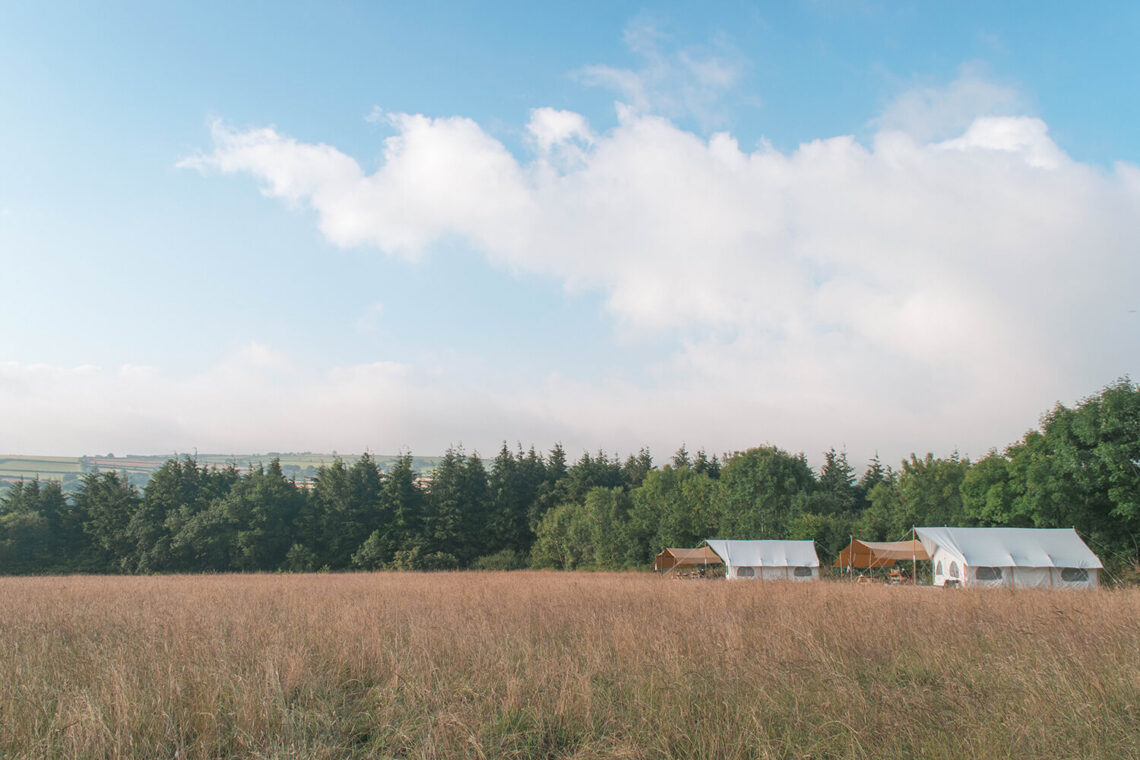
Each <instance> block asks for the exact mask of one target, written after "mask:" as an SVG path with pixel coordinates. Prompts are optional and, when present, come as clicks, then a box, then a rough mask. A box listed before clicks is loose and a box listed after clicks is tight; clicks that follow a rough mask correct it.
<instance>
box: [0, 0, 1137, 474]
mask: <svg viewBox="0 0 1140 760" xmlns="http://www.w3.org/2000/svg"><path fill="white" fill-rule="evenodd" d="M1138 33H1140V6H1137V5H1135V4H1131V3H1107V2H1106V3H1098V2H1094V3H1087V4H1062V3H1040V2H1034V3H1030V2H1011V3H989V2H953V3H926V2H914V3H906V2H899V3H893V2H872V1H870V0H869V1H867V2H861V1H860V0H800V1H799V2H752V3H746V2H709V3H699V4H697V3H654V4H651V5H649V4H637V3H626V2H620V1H611V2H599V3H590V2H583V3H567V4H550V3H521V2H520V3H475V2H449V3H433V2H423V3H343V2H331V3H322V4H309V5H302V4H293V3H287V2H273V3H268V2H266V3H258V2H249V3H236V4H235V3H218V2H208V1H207V2H196V3H122V2H106V3H22V2H4V1H3V0H0V278H2V279H0V453H20V454H28V455H34V454H40V455H80V454H100V453H107V452H113V453H116V454H120V455H121V454H127V453H133V454H168V453H172V452H177V451H182V452H185V451H192V450H198V451H200V452H204V453H205V452H209V453H238V452H241V453H248V452H265V451H324V452H330V451H339V452H342V453H349V452H360V451H364V450H370V451H373V452H376V453H381V454H385V453H394V452H397V451H401V450H410V451H412V452H413V453H416V454H422V455H430V454H437V453H440V452H441V451H442V450H443V449H445V448H446V447H448V446H451V445H456V446H463V447H464V448H465V450H466V451H468V452H478V453H480V454H482V455H485V456H491V455H493V454H494V453H495V452H496V451H497V450H498V449H499V447H500V446H501V445H502V443H503V442H504V441H505V442H507V443H508V444H509V445H510V446H512V447H514V446H515V445H516V444H521V445H522V446H523V447H528V446H530V445H531V444H535V445H536V446H537V447H538V448H539V449H546V448H549V447H550V446H551V445H552V444H553V443H554V442H555V441H560V442H562V443H563V444H564V445H565V447H566V448H567V450H568V451H569V452H570V453H571V455H572V456H575V455H577V454H578V453H580V452H582V451H584V450H590V451H594V450H597V449H599V448H601V449H605V450H606V451H608V452H610V453H618V454H622V455H624V454H628V453H630V452H636V451H637V450H638V449H640V448H641V447H643V446H648V447H649V448H650V449H651V450H652V451H653V452H654V453H655V455H656V458H657V459H658V461H665V460H666V459H667V458H668V456H669V455H670V454H671V452H672V451H673V450H675V449H676V448H677V447H678V446H679V445H681V444H682V443H683V444H684V445H686V447H687V448H688V449H689V450H690V451H695V450H697V449H699V448H704V449H706V450H708V451H709V452H728V451H734V450H741V449H744V448H748V447H751V446H757V445H764V444H772V445H777V446H780V447H781V448H784V449H786V450H789V451H792V452H803V453H804V454H805V455H806V456H807V457H808V459H809V461H812V462H813V463H818V462H819V461H820V460H821V459H822V455H823V452H825V451H826V450H827V449H829V448H831V447H835V448H837V449H844V450H846V451H847V452H848V455H849V457H850V458H851V460H852V462H853V463H855V464H856V466H861V464H862V463H864V462H866V461H867V460H868V459H869V458H870V457H871V456H874V455H875V454H876V453H878V454H879V455H880V456H881V457H882V458H883V460H884V461H886V462H888V463H890V462H897V461H898V460H899V459H901V458H904V457H906V456H908V455H909V454H910V453H912V452H916V453H918V454H919V455H921V454H923V453H925V452H928V451H929V452H933V453H935V454H936V455H939V456H945V455H949V454H950V453H951V452H954V451H957V452H959V453H960V454H963V455H968V456H972V457H975V458H976V457H979V456H983V455H985V454H986V452H987V451H989V450H991V449H994V448H997V449H1001V448H1003V447H1004V446H1006V445H1007V444H1009V443H1011V442H1014V441H1016V440H1018V439H1019V438H1020V437H1021V436H1022V435H1023V434H1024V433H1025V431H1027V430H1029V429H1031V428H1033V427H1035V426H1036V425H1037V424H1038V421H1039V418H1040V416H1041V415H1042V414H1043V413H1045V412H1046V411H1048V410H1049V409H1050V408H1052V407H1053V405H1055V404H1056V403H1058V402H1060V403H1064V404H1066V405H1072V404H1075V403H1078V402H1079V401H1080V400H1081V399H1082V398H1085V397H1088V396H1090V395H1093V394H1095V393H1097V392H1098V391H1099V390H1100V389H1101V388H1102V387H1104V386H1105V385H1107V384H1109V383H1111V382H1113V381H1114V380H1116V379H1117V378H1119V377H1122V376H1125V375H1131V376H1133V377H1135V376H1137V375H1138V374H1140V373H1138V369H1140V313H1138V312H1140V288H1138V287H1137V286H1138V285H1140V258H1138V253H1140V223H1138V222H1137V220H1138V219H1140V130H1138V129H1137V125H1138V124H1140V105H1138V103H1140V99H1138V98H1137V97H1136V93H1137V92H1140V52H1138V51H1140V46H1138V45H1136V39H1137V35H1138Z"/></svg>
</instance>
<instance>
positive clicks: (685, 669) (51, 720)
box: [0, 571, 1140, 759]
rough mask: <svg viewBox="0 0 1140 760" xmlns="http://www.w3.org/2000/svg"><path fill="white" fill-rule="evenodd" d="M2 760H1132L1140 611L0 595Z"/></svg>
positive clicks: (360, 580)
mask: <svg viewBox="0 0 1140 760" xmlns="http://www.w3.org/2000/svg"><path fill="white" fill-rule="evenodd" d="M0 652H2V656H0V757H5V758H63V757H67V758H155V757H165V758H173V757H178V758H238V757H242V758H247V757H254V758H364V757H378V758H385V757H401V758H404V757H406V758H455V757H471V758H532V757H542V758H662V757H666V758H668V757H677V758H726V759H727V758H904V757H905V758H912V757H925V758H1008V757H1018V758H1045V757H1049V758H1056V757H1066V758H1129V757H1140V749H1138V747H1140V590H1138V589H1135V588H1133V589H1123V590H1100V591H1096V592H1092V593H1081V592H1063V591H1019V592H1009V591H941V590H935V589H931V588H924V587H918V588H913V587H885V586H864V585H860V586H856V585H852V584H847V583H841V582H821V583H816V584H796V585H789V584H778V583H747V582H737V583H730V582H724V581H673V580H668V579H664V578H659V577H654V576H651V575H648V574H637V573H612V574H611V573H556V572H530V571H527V572H511V573H506V572H504V573H478V572H457V573H435V574H418V573H374V574H365V573H361V574H344V575H246V576H237V575H214V576H165V577H54V578H48V577H41V578H0Z"/></svg>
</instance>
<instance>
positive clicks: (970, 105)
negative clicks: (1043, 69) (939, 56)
mask: <svg viewBox="0 0 1140 760" xmlns="http://www.w3.org/2000/svg"><path fill="white" fill-rule="evenodd" d="M1028 110H1029V105H1028V103H1027V102H1026V99H1025V97H1024V96H1023V95H1022V94H1021V93H1020V92H1019V91H1018V90H1017V89H1016V88H1015V87H1012V86H1010V85H1006V84H1001V83H998V82H995V81H994V80H993V78H992V77H990V76H989V74H988V72H987V71H986V68H985V66H984V65H982V64H981V63H978V62H971V63H967V64H964V65H963V66H962V67H961V68H960V69H959V71H958V76H957V78H955V79H954V81H953V82H950V83H949V84H948V85H933V84H927V85H924V86H918V87H908V88H907V89H906V90H905V91H904V92H903V93H902V94H901V95H900V96H899V97H898V98H896V99H895V101H894V102H892V103H891V104H890V105H888V106H887V107H886V108H885V109H884V111H883V113H882V114H881V115H880V116H879V117H878V118H876V119H874V120H873V122H872V124H873V125H874V126H876V127H877V128H878V129H880V130H883V131H890V130H898V131H902V132H906V133H907V134H909V135H911V136H912V137H914V138H915V139H917V140H922V141H931V140H945V139H948V138H951V137H955V136H957V135H958V134H961V132H962V131H963V130H965V129H967V128H968V127H969V126H970V124H971V123H972V122H973V121H974V120H975V119H977V118H979V117H982V116H1018V115H1025V114H1026V113H1027V112H1028Z"/></svg>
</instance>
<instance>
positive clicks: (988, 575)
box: [977, 567, 1001, 581]
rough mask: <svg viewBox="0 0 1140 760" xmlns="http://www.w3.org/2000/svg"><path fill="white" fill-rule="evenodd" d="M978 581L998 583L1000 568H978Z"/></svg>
mask: <svg viewBox="0 0 1140 760" xmlns="http://www.w3.org/2000/svg"><path fill="white" fill-rule="evenodd" d="M977 576H978V580H980V581H1000V580H1001V568H1000V567H979V568H978V571H977Z"/></svg>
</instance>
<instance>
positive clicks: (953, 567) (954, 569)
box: [950, 562, 961, 578]
mask: <svg viewBox="0 0 1140 760" xmlns="http://www.w3.org/2000/svg"><path fill="white" fill-rule="evenodd" d="M950 577H951V578H959V577H961V576H959V575H958V563H957V562H951V563H950Z"/></svg>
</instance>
